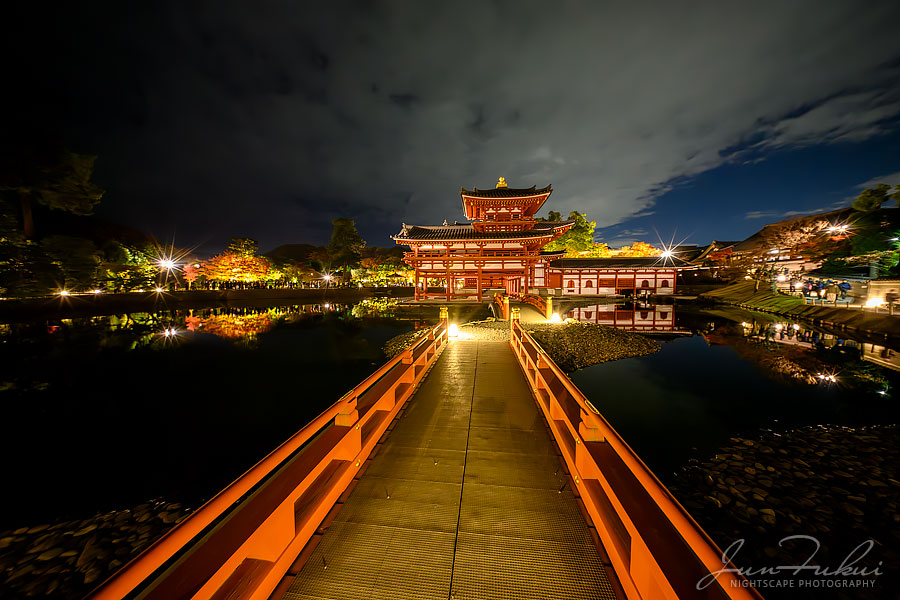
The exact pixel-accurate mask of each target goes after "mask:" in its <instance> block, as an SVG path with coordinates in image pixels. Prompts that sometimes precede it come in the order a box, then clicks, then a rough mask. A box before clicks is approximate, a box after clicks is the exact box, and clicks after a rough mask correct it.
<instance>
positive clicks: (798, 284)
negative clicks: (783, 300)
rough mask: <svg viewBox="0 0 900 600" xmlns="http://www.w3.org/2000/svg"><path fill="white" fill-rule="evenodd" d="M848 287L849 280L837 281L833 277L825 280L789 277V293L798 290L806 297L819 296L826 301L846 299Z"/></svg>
mask: <svg viewBox="0 0 900 600" xmlns="http://www.w3.org/2000/svg"><path fill="white" fill-rule="evenodd" d="M850 287H851V286H850V282H848V281H840V282H838V281H835V280H833V279H828V280H825V279H812V278H809V279H806V280H804V279H800V278H791V280H790V290H791V293H793V292H797V291H800V292H802V293H803V296H804V297H806V298H819V299H823V300H826V301H827V302H836V301H837V300H838V299H841V300H844V299H846V298H847V293H848V292H849V291H850Z"/></svg>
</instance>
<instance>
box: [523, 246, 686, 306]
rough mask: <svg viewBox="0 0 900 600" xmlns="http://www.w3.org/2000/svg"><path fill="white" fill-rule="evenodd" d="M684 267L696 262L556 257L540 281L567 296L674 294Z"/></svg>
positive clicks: (672, 259) (659, 259) (674, 259)
mask: <svg viewBox="0 0 900 600" xmlns="http://www.w3.org/2000/svg"><path fill="white" fill-rule="evenodd" d="M685 268H693V265H691V264H689V263H687V262H686V261H684V260H681V259H680V258H675V257H668V258H662V257H655V256H654V257H641V258H616V257H613V258H557V259H555V260H550V261H548V263H547V269H546V273H547V276H546V280H545V281H541V280H538V282H537V283H538V287H548V288H558V289H561V290H562V293H563V295H566V296H594V295H596V296H611V295H616V294H618V295H623V296H630V295H632V294H648V295H649V294H673V293H675V277H676V275H677V274H678V271H679V270H680V269H685ZM542 284H543V285H542Z"/></svg>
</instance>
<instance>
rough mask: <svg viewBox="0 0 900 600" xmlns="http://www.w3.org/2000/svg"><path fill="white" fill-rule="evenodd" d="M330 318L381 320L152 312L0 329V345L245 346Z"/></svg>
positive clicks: (358, 311)
mask: <svg viewBox="0 0 900 600" xmlns="http://www.w3.org/2000/svg"><path fill="white" fill-rule="evenodd" d="M323 315H332V316H337V317H343V316H348V317H349V316H352V317H355V318H360V317H365V316H384V310H380V309H379V308H377V307H374V308H373V307H367V306H364V305H357V306H352V305H345V304H330V303H324V304H304V305H288V306H276V307H239V308H233V307H229V308H225V307H217V308H205V309H173V310H167V311H157V312H131V313H122V314H115V315H103V316H92V317H75V318H68V319H54V320H48V321H41V322H25V323H6V324H2V325H0V340H4V341H13V342H15V341H23V340H34V339H35V338H36V337H38V338H40V337H48V338H50V339H59V340H60V341H63V340H69V339H70V338H71V336H73V335H75V336H80V335H84V334H85V333H86V332H91V333H92V334H94V335H99V336H100V340H99V344H100V345H102V346H105V347H110V346H118V347H122V346H126V347H127V348H128V349H132V350H134V349H137V348H142V347H145V346H149V345H153V344H165V343H172V342H175V341H184V340H187V339H193V338H194V337H195V336H197V335H212V336H215V337H218V338H222V339H227V340H232V341H239V342H249V341H253V340H255V339H256V337H257V336H258V335H260V334H263V333H267V332H269V331H271V330H272V329H273V328H275V327H276V326H277V325H279V324H282V323H295V322H300V321H303V320H304V319H311V318H316V317H321V316H323Z"/></svg>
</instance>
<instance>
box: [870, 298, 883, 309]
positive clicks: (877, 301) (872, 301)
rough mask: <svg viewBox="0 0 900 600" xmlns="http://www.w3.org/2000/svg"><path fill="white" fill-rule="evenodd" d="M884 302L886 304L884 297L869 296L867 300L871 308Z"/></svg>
mask: <svg viewBox="0 0 900 600" xmlns="http://www.w3.org/2000/svg"><path fill="white" fill-rule="evenodd" d="M882 304H884V299H883V298H869V299H868V300H866V306H868V307H869V308H872V307H874V306H881V305H882Z"/></svg>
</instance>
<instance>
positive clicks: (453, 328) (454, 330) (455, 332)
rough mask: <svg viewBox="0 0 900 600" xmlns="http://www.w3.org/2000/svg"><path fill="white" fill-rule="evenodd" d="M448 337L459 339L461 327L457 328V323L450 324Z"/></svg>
mask: <svg viewBox="0 0 900 600" xmlns="http://www.w3.org/2000/svg"><path fill="white" fill-rule="evenodd" d="M447 335H449V336H450V337H452V338H455V337H459V327H457V325H456V323H451V324H450V328H449V329H448V330H447Z"/></svg>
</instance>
